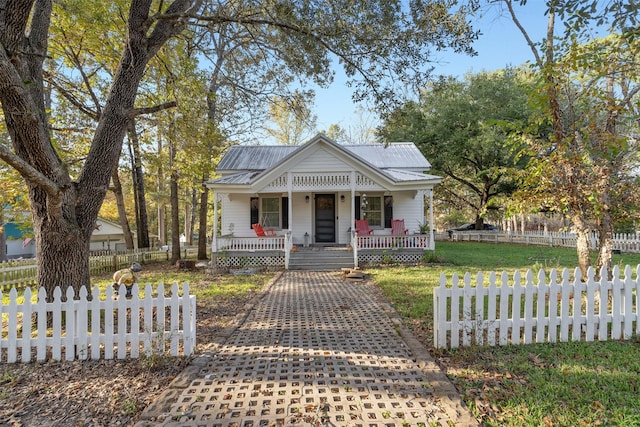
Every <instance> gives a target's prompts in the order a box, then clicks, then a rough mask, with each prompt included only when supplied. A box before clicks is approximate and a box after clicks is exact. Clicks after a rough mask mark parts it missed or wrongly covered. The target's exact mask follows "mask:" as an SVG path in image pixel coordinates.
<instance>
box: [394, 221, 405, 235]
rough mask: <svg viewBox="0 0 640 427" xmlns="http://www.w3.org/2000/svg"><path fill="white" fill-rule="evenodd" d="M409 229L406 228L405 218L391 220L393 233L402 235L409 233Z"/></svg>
mask: <svg viewBox="0 0 640 427" xmlns="http://www.w3.org/2000/svg"><path fill="white" fill-rule="evenodd" d="M407 231H409V230H408V229H406V228H404V219H392V220H391V235H393V236H401V235H403V234H407Z"/></svg>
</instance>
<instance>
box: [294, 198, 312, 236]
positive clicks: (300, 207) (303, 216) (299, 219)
mask: <svg viewBox="0 0 640 427" xmlns="http://www.w3.org/2000/svg"><path fill="white" fill-rule="evenodd" d="M305 196H309V203H307V202H306V201H305ZM292 200H293V212H292V213H293V215H292V218H293V222H292V223H291V224H289V228H291V231H292V233H293V234H292V237H293V243H294V244H296V245H302V244H304V233H309V243H310V244H311V243H313V215H312V212H313V194H311V193H296V194H293V199H292Z"/></svg>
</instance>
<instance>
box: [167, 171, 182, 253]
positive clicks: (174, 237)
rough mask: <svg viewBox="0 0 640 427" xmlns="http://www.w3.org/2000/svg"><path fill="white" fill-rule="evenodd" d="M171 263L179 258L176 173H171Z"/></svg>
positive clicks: (178, 214) (178, 213)
mask: <svg viewBox="0 0 640 427" xmlns="http://www.w3.org/2000/svg"><path fill="white" fill-rule="evenodd" d="M169 186H170V188H171V262H172V263H175V262H176V261H178V260H179V259H180V258H181V254H180V210H179V209H180V207H179V206H178V172H176V171H172V172H171V183H170V184H169Z"/></svg>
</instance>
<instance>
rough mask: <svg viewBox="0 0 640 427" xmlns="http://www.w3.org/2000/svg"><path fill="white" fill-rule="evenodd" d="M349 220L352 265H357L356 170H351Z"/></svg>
mask: <svg viewBox="0 0 640 427" xmlns="http://www.w3.org/2000/svg"><path fill="white" fill-rule="evenodd" d="M350 184H351V222H350V223H349V230H351V233H349V238H350V240H351V242H350V243H349V244H350V245H351V250H353V266H354V267H358V236H356V228H355V227H356V206H355V205H356V171H351V182H350Z"/></svg>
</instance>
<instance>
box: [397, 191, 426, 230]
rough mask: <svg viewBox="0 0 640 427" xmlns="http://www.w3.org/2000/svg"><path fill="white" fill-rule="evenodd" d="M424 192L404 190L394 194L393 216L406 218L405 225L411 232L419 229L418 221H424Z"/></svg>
mask: <svg viewBox="0 0 640 427" xmlns="http://www.w3.org/2000/svg"><path fill="white" fill-rule="evenodd" d="M422 194H423V193H422V192H420V191H419V192H417V195H416V192H415V191H403V192H398V193H394V194H393V217H394V219H404V227H405V228H407V229H408V230H409V231H408V232H409V233H410V234H413V233H417V232H418V231H419V228H418V223H420V224H421V223H423V222H424V220H425V218H424V209H425V208H424V201H423V198H422Z"/></svg>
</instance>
